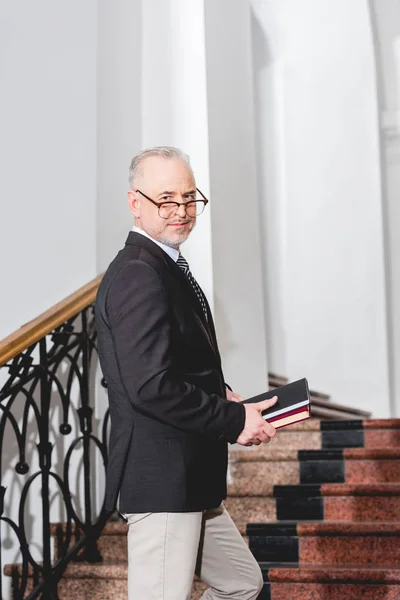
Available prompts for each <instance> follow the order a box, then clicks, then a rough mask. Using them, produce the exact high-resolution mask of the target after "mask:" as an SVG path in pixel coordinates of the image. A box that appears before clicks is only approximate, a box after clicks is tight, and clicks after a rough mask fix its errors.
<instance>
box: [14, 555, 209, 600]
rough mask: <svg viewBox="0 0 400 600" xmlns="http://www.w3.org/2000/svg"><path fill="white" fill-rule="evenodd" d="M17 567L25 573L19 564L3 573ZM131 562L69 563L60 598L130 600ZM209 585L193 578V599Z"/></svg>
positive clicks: (112, 560)
mask: <svg viewBox="0 0 400 600" xmlns="http://www.w3.org/2000/svg"><path fill="white" fill-rule="evenodd" d="M14 569H15V570H16V571H17V573H18V574H19V576H20V577H21V575H22V568H21V565H20V564H9V565H6V566H5V567H4V574H5V575H8V576H9V577H11V574H12V571H13V570H14ZM32 574H33V572H32V567H31V566H29V567H28V585H27V588H26V591H25V595H26V594H29V593H30V592H31V591H32V590H33V583H32ZM127 579H128V564H127V563H126V562H120V561H119V560H117V559H110V560H104V561H103V562H102V563H94V564H89V563H70V564H69V565H68V567H67V569H66V570H65V573H64V576H63V577H62V579H61V580H60V582H59V584H58V594H57V596H58V600H71V599H73V600H94V599H95V600H128V590H127ZM207 588H208V585H206V584H205V583H203V582H202V581H200V580H199V579H198V578H197V577H194V579H193V586H192V594H191V597H190V600H198V599H199V598H201V596H202V594H203V593H204V591H205V590H206V589H207Z"/></svg>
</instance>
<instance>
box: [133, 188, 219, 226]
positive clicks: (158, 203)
mask: <svg viewBox="0 0 400 600" xmlns="http://www.w3.org/2000/svg"><path fill="white" fill-rule="evenodd" d="M196 191H197V192H199V194H200V196H201V197H202V198H203V200H188V201H187V202H174V201H173V200H171V201H169V200H168V201H167V202H156V201H155V200H152V198H149V196H146V194H143V192H141V191H140V190H135V192H137V193H139V194H140V195H141V196H144V198H146V200H148V201H149V202H152V203H153V204H154V205H155V206H157V208H158V216H159V217H160V218H161V219H170V218H171V217H174V216H175V215H176V213H177V212H178V210H179V207H180V206H184V207H185V214H186V215H187V208H186V207H187V205H188V204H197V203H198V202H202V203H203V204H204V208H203V210H202V211H201V213H200V214H199V215H196V216H198V217H199V216H200V215H202V214H203V212H204V209H205V207H206V206H207V204H208V202H209V200H207V198H206V197H205V195H204V194H203V192H201V191H200V190H199V188H196ZM165 204H170V205H171V204H175V206H176V211H175V212H174V214H173V215H171V216H170V217H162V216H161V215H160V208H161V207H162V206H164V205H165Z"/></svg>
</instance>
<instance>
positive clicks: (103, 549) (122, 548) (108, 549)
mask: <svg viewBox="0 0 400 600" xmlns="http://www.w3.org/2000/svg"><path fill="white" fill-rule="evenodd" d="M242 530H243V532H245V528H244V527H243V525H242ZM74 531H75V527H74V526H73V527H72V532H74ZM50 532H51V535H52V536H53V537H54V556H55V558H60V557H61V556H62V554H63V552H62V544H63V540H64V539H65V532H66V524H65V523H52V525H51V528H50ZM127 532H128V525H127V523H126V521H124V520H123V519H122V518H121V519H118V520H117V521H109V522H108V523H107V524H106V526H105V527H104V529H103V531H102V533H101V536H100V537H99V539H98V540H97V547H98V549H99V552H100V555H101V557H102V558H103V561H105V562H106V563H107V562H112V561H116V560H118V561H121V562H127V560H128V551H127ZM73 543H74V537H73V539H72V542H71V544H70V546H72V545H73ZM78 557H79V554H78Z"/></svg>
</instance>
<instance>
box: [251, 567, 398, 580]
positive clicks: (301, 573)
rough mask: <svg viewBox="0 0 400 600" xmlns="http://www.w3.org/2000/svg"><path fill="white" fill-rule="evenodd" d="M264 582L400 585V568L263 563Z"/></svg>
mask: <svg viewBox="0 0 400 600" xmlns="http://www.w3.org/2000/svg"><path fill="white" fill-rule="evenodd" d="M259 565H260V567H261V570H262V572H263V576H264V580H265V581H267V582H270V583H274V582H281V583H283V582H291V583H345V584H354V583H371V584H378V583H380V584H382V583H388V584H398V583H400V565H398V564H394V565H386V564H385V565H379V564H370V565H366V564H365V563H361V564H346V565H338V564H337V563H334V564H320V565H318V564H312V565H311V564H309V563H281V564H277V563H266V562H260V563H259Z"/></svg>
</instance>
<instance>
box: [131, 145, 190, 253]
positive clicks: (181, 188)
mask: <svg viewBox="0 0 400 600" xmlns="http://www.w3.org/2000/svg"><path fill="white" fill-rule="evenodd" d="M133 187H134V189H133V190H130V191H129V192H128V202H129V207H130V209H131V212H132V213H133V214H134V216H135V221H136V225H137V226H138V227H140V228H141V229H143V230H144V231H145V232H146V233H148V234H149V235H150V236H151V237H152V238H154V239H155V240H158V241H159V242H161V243H163V244H165V245H166V246H170V247H171V248H179V246H180V245H181V244H182V243H183V242H184V241H185V240H186V239H187V237H188V236H189V233H190V232H191V230H192V229H193V227H194V226H195V224H196V217H189V216H188V215H187V214H186V212H185V209H184V207H182V206H181V207H179V210H178V212H177V213H176V214H175V215H174V216H173V217H170V218H169V219H163V218H161V217H160V216H159V214H158V208H157V206H154V204H152V202H150V201H149V200H147V199H146V198H144V196H142V195H141V194H139V192H136V191H135V190H140V191H141V192H143V193H144V194H146V196H148V197H149V198H151V199H152V200H154V201H155V202H157V203H160V202H187V201H188V200H190V197H191V196H192V195H193V193H195V192H196V182H195V180H194V178H193V175H192V174H191V172H190V170H189V169H188V167H187V166H186V164H185V163H184V162H182V161H181V160H179V159H166V158H161V157H158V156H150V157H148V158H146V159H145V160H144V161H143V163H142V165H141V172H140V174H139V176H138V177H137V178H136V181H135V183H134V186H133Z"/></svg>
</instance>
